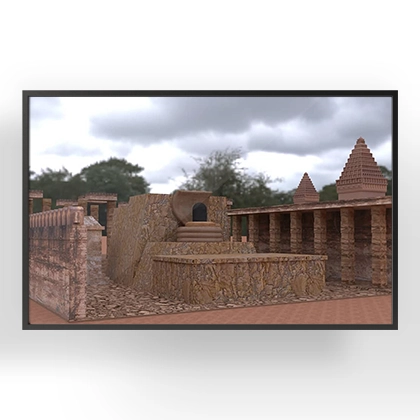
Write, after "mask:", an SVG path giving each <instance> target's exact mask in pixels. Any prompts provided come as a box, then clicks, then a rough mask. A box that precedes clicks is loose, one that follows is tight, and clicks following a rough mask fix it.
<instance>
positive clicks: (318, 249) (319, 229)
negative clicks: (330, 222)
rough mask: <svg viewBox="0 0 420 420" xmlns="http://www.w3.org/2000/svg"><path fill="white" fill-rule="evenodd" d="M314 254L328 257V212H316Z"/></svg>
mask: <svg viewBox="0 0 420 420" xmlns="http://www.w3.org/2000/svg"><path fill="white" fill-rule="evenodd" d="M314 253H315V254H317V255H327V212H326V211H325V210H314Z"/></svg>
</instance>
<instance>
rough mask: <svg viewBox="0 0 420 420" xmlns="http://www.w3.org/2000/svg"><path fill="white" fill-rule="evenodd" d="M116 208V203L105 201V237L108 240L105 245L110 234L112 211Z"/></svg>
mask: <svg viewBox="0 0 420 420" xmlns="http://www.w3.org/2000/svg"><path fill="white" fill-rule="evenodd" d="M116 206H117V203H116V201H107V203H106V236H107V238H108V239H107V243H108V241H109V238H110V237H111V234H112V218H113V216H114V210H115V207H116Z"/></svg>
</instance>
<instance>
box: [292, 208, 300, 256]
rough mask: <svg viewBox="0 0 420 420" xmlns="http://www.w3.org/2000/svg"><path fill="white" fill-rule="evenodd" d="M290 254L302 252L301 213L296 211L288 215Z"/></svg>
mask: <svg viewBox="0 0 420 420" xmlns="http://www.w3.org/2000/svg"><path fill="white" fill-rule="evenodd" d="M290 252H291V253H292V254H300V253H301V252H302V213H300V212H298V211H294V212H292V213H290Z"/></svg>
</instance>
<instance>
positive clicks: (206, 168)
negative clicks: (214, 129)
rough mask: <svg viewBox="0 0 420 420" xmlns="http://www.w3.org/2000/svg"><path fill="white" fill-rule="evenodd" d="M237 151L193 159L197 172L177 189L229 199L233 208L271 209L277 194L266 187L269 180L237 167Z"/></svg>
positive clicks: (189, 176)
mask: <svg viewBox="0 0 420 420" xmlns="http://www.w3.org/2000/svg"><path fill="white" fill-rule="evenodd" d="M240 158H241V151H240V149H229V148H228V149H226V150H224V151H213V152H212V153H211V154H210V155H209V156H208V157H207V158H202V159H196V160H197V162H198V163H199V168H198V170H196V171H194V172H193V173H192V174H190V175H188V174H187V173H186V172H185V170H184V174H185V176H186V178H187V179H186V181H185V182H184V183H183V184H182V185H181V186H180V189H185V190H190V191H191V190H197V191H212V193H213V195H215V196H225V197H228V198H230V199H232V200H233V206H232V207H234V208H240V207H260V206H272V205H275V204H281V203H279V201H278V199H279V198H281V197H282V196H281V193H279V192H278V191H273V190H272V189H271V188H270V187H269V186H268V184H269V183H270V182H272V180H271V179H270V178H269V177H268V176H266V175H264V174H262V173H258V174H256V175H250V174H248V173H247V172H246V170H245V169H244V168H242V167H241V166H240V163H239V159H240Z"/></svg>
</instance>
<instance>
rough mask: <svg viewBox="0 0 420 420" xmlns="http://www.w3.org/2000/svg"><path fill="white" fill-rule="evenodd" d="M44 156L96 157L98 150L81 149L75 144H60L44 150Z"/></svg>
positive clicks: (81, 147) (91, 148)
mask: <svg viewBox="0 0 420 420" xmlns="http://www.w3.org/2000/svg"><path fill="white" fill-rule="evenodd" d="M43 153H44V154H51V155H58V156H66V157H69V156H75V157H76V156H82V157H85V156H92V157H93V156H97V155H98V149H97V148H93V147H83V146H79V145H77V144H68V143H61V144H56V145H54V146H52V147H48V148H47V149H45V150H44V152H43Z"/></svg>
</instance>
